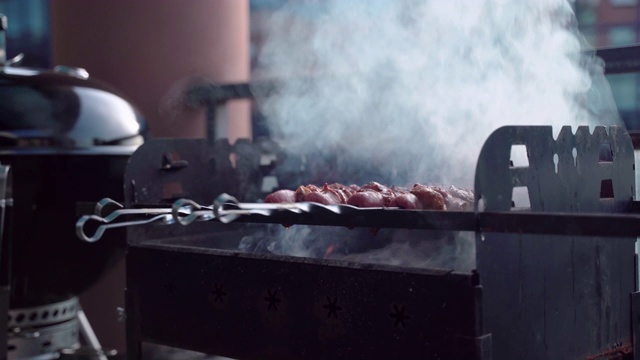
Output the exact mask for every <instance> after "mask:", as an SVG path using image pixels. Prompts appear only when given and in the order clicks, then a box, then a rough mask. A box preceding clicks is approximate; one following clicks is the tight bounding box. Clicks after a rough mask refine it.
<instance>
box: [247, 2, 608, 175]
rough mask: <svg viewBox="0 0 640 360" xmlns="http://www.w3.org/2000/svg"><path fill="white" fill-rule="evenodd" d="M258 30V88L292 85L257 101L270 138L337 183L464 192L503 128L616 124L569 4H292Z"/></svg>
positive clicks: (599, 67) (605, 87)
mask: <svg viewBox="0 0 640 360" xmlns="http://www.w3.org/2000/svg"><path fill="white" fill-rule="evenodd" d="M267 29H268V38H267V40H266V43H265V44H264V47H263V48H262V50H261V53H260V56H259V62H258V65H259V66H258V71H257V72H256V76H257V78H278V79H298V80H297V81H296V80H294V81H289V82H285V83H284V84H283V86H282V87H281V88H280V90H279V91H278V92H277V93H274V94H270V95H269V96H266V97H265V98H263V99H261V100H260V108H261V111H262V112H263V113H264V114H265V115H266V117H267V121H268V125H269V128H270V130H271V131H272V132H273V133H274V134H275V135H276V137H278V138H279V139H280V141H281V142H283V143H284V145H285V147H286V149H288V150H289V151H291V152H293V153H296V154H317V153H323V154H339V157H340V158H341V159H342V160H341V161H342V163H344V164H345V167H344V169H343V170H344V171H345V174H348V173H349V170H352V168H353V167H354V164H356V165H357V164H367V165H368V166H370V167H372V168H375V169H380V173H381V174H385V175H387V176H392V177H393V181H394V182H395V184H397V185H410V184H412V183H414V182H424V183H428V182H438V183H443V184H455V185H459V186H468V187H473V182H472V181H473V177H474V173H475V164H476V162H477V157H478V154H479V152H480V148H481V146H482V144H483V143H484V141H485V139H486V138H487V137H488V136H489V134H490V133H491V132H493V131H494V130H495V129H497V128H498V127H500V126H502V125H553V126H554V131H555V132H556V133H557V132H558V131H559V129H560V126H562V125H572V126H574V127H575V126H577V125H591V126H592V125H595V124H612V123H616V122H618V121H619V119H618V115H617V110H616V106H615V103H614V102H613V100H612V98H611V95H610V90H609V87H608V84H607V82H606V80H605V79H604V76H603V74H602V64H601V63H600V62H599V61H598V59H595V58H593V57H588V56H585V55H581V51H583V50H585V46H584V43H583V41H582V38H581V36H580V34H579V33H578V31H577V29H576V22H575V17H574V13H573V10H572V7H571V3H570V2H569V1H567V0H527V1H522V0H455V1H442V0H431V1H429V0H394V1H387V0H322V1H303V0H297V1H291V2H289V3H288V4H287V5H285V6H283V7H282V8H281V9H279V10H278V11H276V12H275V13H274V14H273V16H272V17H271V18H269V19H268V20H267ZM300 79H304V80H300ZM389 174H391V175H389ZM359 180H360V179H345V180H344V181H352V182H356V181H359ZM369 180H380V179H375V178H371V179H369ZM382 180H383V181H384V180H387V179H382Z"/></svg>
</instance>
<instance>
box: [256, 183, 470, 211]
mask: <svg viewBox="0 0 640 360" xmlns="http://www.w3.org/2000/svg"><path fill="white" fill-rule="evenodd" d="M473 201H474V195H473V192H472V191H471V190H467V189H461V188H457V187H455V186H450V187H449V188H444V187H442V186H429V185H423V184H414V186H413V187H412V188H411V189H408V188H403V187H394V186H392V187H387V186H385V185H382V184H380V183H378V182H375V181H372V182H369V183H367V184H365V185H362V186H357V185H343V184H339V183H333V184H324V185H323V186H322V187H318V186H316V185H313V184H309V185H306V186H299V187H298V188H297V189H296V190H295V191H293V190H287V189H282V190H278V191H275V192H273V193H271V194H269V195H268V196H267V197H266V198H265V202H267V203H292V202H316V203H320V204H324V205H339V204H348V205H352V206H356V207H361V208H371V207H397V208H400V209H410V210H447V209H448V210H454V211H464V210H471V209H472V208H473Z"/></svg>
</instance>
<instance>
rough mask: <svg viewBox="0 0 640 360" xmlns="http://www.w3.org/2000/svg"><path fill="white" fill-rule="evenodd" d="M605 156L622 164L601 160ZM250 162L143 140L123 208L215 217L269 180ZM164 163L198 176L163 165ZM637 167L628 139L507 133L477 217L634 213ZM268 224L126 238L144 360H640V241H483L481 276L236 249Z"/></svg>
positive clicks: (479, 184) (489, 167) (490, 154)
mask: <svg viewBox="0 0 640 360" xmlns="http://www.w3.org/2000/svg"><path fill="white" fill-rule="evenodd" d="M245 145H246V144H245ZM513 145H525V146H526V147H527V153H528V161H529V164H528V166H522V167H514V166H511V165H510V162H509V159H510V150H511V147H512V146H513ZM243 146H244V145H243ZM574 147H575V148H576V151H575V153H576V154H575V158H574V155H573V153H574V151H573V148H574ZM603 147H605V148H606V149H609V152H610V153H611V154H610V155H612V156H609V157H604V158H603V157H601V153H602V151H601V150H602V149H603ZM241 149H242V148H234V147H232V146H229V145H228V144H226V145H224V144H223V143H221V142H219V143H217V145H215V144H214V145H213V146H212V145H211V144H209V143H207V142H206V141H205V140H178V139H157V140H152V141H149V142H147V143H146V144H145V145H143V146H142V147H141V148H140V149H139V150H138V151H137V152H136V153H135V154H134V155H133V156H132V158H131V161H130V163H129V166H128V170H127V172H126V175H125V194H126V197H127V206H128V207H132V206H136V205H143V204H151V203H152V204H156V205H158V204H163V203H164V204H170V203H171V201H173V199H175V198H177V197H189V198H191V199H194V200H196V201H197V202H200V203H205V204H206V203H208V202H209V203H210V202H211V201H212V199H213V198H214V197H215V196H217V195H218V194H219V193H221V192H223V191H224V192H231V193H234V192H235V193H234V195H235V194H237V195H238V196H242V195H243V194H249V193H250V192H244V191H245V190H242V189H246V188H247V187H246V185H243V184H242V183H243V181H240V180H239V179H251V181H257V183H259V179H260V177H261V176H266V174H265V173H264V172H262V170H260V169H259V168H255V167H254V168H252V167H250V166H246V167H238V166H236V167H235V168H234V167H233V166H232V165H231V164H230V163H229V162H228V161H229V160H228V159H229V158H230V156H229V153H230V152H234V151H236V150H237V151H236V152H234V156H236V157H237V158H240V159H242V158H243V157H244V156H247V157H249V156H255V152H251V151H246V150H241ZM163 154H164V155H163ZM166 154H171V156H170V158H171V159H173V162H174V163H176V164H177V163H178V160H179V161H180V162H179V163H181V164H185V163H187V164H188V165H187V166H181V167H173V168H172V167H171V166H169V167H168V168H167V166H166V163H167V160H166V159H167V156H166ZM554 155H558V156H557V157H558V162H557V164H558V167H557V169H558V170H557V172H556V167H555V163H554V160H553V159H554ZM250 163H251V161H249V160H246V161H239V162H238V164H250ZM633 163H634V159H633V147H632V145H631V141H630V139H629V137H628V135H627V133H626V132H625V131H624V130H622V129H619V128H610V129H605V128H597V129H596V131H595V132H594V133H591V132H589V130H588V129H586V128H581V129H579V130H578V131H577V132H576V133H575V134H574V133H573V132H571V129H568V128H566V129H563V130H562V132H561V136H560V137H559V138H558V139H554V138H553V136H552V134H551V128H549V127H505V128H502V129H499V130H498V131H496V132H495V133H494V134H493V135H492V136H491V137H490V138H489V139H488V140H487V142H486V144H485V147H484V148H483V152H482V153H481V155H480V158H479V161H478V168H477V170H476V196H477V199H476V206H478V207H480V206H483V207H484V210H485V211H489V210H490V211H500V212H512V211H518V212H521V213H525V214H526V213H527V212H532V211H533V212H535V213H544V212H548V211H553V212H561V213H597V214H603V216H605V215H604V214H607V213H609V214H611V213H624V212H627V211H630V210H631V209H632V205H633V196H634V193H635V191H634V186H635V185H634V167H633ZM163 164H165V166H163ZM198 174H199V175H198ZM225 186H227V188H225ZM522 186H527V195H528V197H529V200H530V204H531V206H530V207H529V208H527V209H521V208H518V209H516V208H512V204H511V199H512V194H513V189H514V187H516V188H517V187H522ZM603 188H606V189H605V190H606V191H602V189H603ZM229 189H230V190H229ZM254 189H255V188H254ZM256 191H257V190H256ZM254 195H255V193H254ZM249 200H251V198H249ZM478 211H480V209H478ZM434 216H435V215H434ZM392 217H393V218H394V219H395V218H397V219H398V221H399V222H402V217H401V216H392ZM301 218H302V217H301ZM463 218H464V219H463ZM463 218H461V220H460V221H461V223H462V222H463V221H462V220H464V221H467V222H468V221H473V219H474V215H473V214H472V213H469V214H465V215H464V217H463ZM304 219H305V221H307V223H313V221H314V220H313V218H312V217H307V218H304ZM407 219H409V218H407ZM442 219H444V217H443V218H442ZM454 220H455V219H454ZM323 221H325V225H326V222H327V220H326V219H324V220H323ZM412 221H413V220H412ZM448 221H449V225H448V226H449V227H452V226H451V224H455V223H456V221H452V220H451V219H449V220H448ZM266 222H269V220H266ZM417 223H418V222H413V224H417ZM436 223H437V222H436ZM411 224H412V222H410V221H407V222H406V227H408V228H410V227H411ZM334 225H336V226H344V224H343V223H340V222H339V221H338V222H336V223H335V224H334ZM259 226H262V225H259V224H246V223H242V222H240V223H232V224H220V223H216V222H202V223H194V224H192V225H190V226H188V227H185V226H180V225H174V226H143V227H133V228H129V229H127V231H128V240H129V245H130V246H129V251H128V254H127V268H128V272H127V326H128V329H127V332H128V347H129V348H128V352H129V354H130V355H131V356H132V357H133V358H135V356H136V355H140V349H141V347H140V344H141V342H151V343H159V344H165V345H170V346H174V347H178V348H184V349H190V350H196V351H202V352H207V353H215V354H219V355H225V356H230V357H237V358H243V359H258V358H260V359H282V358H301V357H304V358H317V359H323V358H379V357H382V356H387V357H393V358H398V357H408V358H418V357H424V358H438V359H460V358H464V359H485V360H486V359H513V358H521V359H528V358H530V359H543V358H544V359H568V358H576V359H580V358H594V359H595V358H613V357H615V356H620V357H623V356H626V357H629V356H631V355H630V354H631V349H632V339H633V338H634V336H635V335H636V333H637V332H636V331H635V330H633V329H634V328H635V327H634V325H633V323H632V318H631V312H632V310H634V309H635V311H637V310H638V309H637V308H633V307H632V298H633V296H635V295H633V296H632V294H633V293H634V292H635V291H636V286H635V284H636V281H635V255H634V243H635V238H611V237H608V238H596V237H593V236H580V237H573V238H572V237H569V236H559V235H555V236H548V235H533V234H517V233H516V234H504V233H503V234H495V233H491V232H490V231H489V232H480V231H478V232H477V233H476V241H475V247H476V257H475V259H476V269H477V270H474V271H470V272H464V271H463V272H457V271H455V270H453V269H444V270H439V269H410V268H401V267H391V266H376V265H366V264H356V263H352V262H344V261H339V260H320V259H307V258H293V257H287V256H276V255H264V254H243V253H240V252H239V251H237V250H236V249H237V248H238V247H237V246H238V243H239V242H240V240H241V239H242V237H243V236H244V235H246V234H250V233H251V232H252V231H255V229H256V227H259ZM294 226H295V225H294ZM556 226H558V225H557V224H556ZM559 226H563V225H562V224H560V225H559ZM397 227H402V223H399V224H397ZM453 227H455V225H454V226H453ZM462 230H464V229H462ZM467 230H468V229H467ZM561 230H562V229H549V231H550V232H558V233H563V231H561ZM425 240H428V239H425ZM603 356H604V357H603Z"/></svg>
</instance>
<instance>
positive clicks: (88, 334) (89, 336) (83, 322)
mask: <svg viewBox="0 0 640 360" xmlns="http://www.w3.org/2000/svg"><path fill="white" fill-rule="evenodd" d="M78 321H79V322H80V336H81V337H82V339H83V340H84V341H85V343H86V344H87V345H89V346H90V347H91V348H92V349H93V350H95V351H96V353H97V354H98V359H100V360H107V357H106V356H105V355H104V354H102V346H101V345H100V341H98V337H97V336H96V333H94V332H93V328H92V327H91V324H90V323H89V319H87V315H86V314H85V313H84V310H82V308H80V309H78Z"/></svg>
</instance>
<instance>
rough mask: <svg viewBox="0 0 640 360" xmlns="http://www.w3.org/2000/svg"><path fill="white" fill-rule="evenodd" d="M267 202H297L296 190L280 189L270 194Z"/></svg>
mask: <svg viewBox="0 0 640 360" xmlns="http://www.w3.org/2000/svg"><path fill="white" fill-rule="evenodd" d="M264 202H266V203H294V202H296V192H295V191H293V190H287V189H283V190H278V191H276V192H274V193H271V194H269V195H268V196H267V197H266V198H265V199H264Z"/></svg>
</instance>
